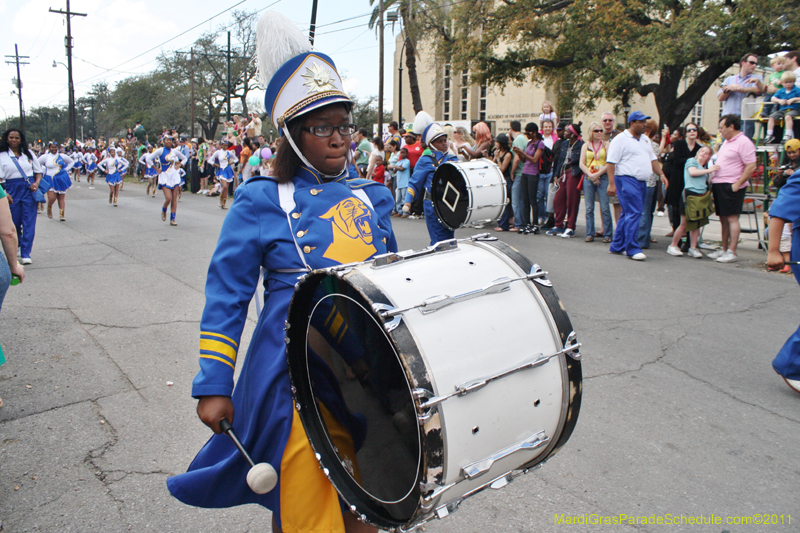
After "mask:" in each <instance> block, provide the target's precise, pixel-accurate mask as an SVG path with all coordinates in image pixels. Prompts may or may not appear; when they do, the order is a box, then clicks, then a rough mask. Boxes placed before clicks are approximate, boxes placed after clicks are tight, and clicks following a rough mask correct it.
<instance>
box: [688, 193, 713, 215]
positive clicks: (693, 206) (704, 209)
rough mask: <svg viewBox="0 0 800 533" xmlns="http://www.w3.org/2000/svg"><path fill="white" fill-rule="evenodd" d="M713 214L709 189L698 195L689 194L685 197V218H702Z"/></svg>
mask: <svg viewBox="0 0 800 533" xmlns="http://www.w3.org/2000/svg"><path fill="white" fill-rule="evenodd" d="M713 214H714V202H713V200H712V198H711V191H706V192H705V194H701V195H699V196H689V197H687V198H686V219H687V220H692V221H694V220H703V219H706V218H708V217H709V216H711V215H713Z"/></svg>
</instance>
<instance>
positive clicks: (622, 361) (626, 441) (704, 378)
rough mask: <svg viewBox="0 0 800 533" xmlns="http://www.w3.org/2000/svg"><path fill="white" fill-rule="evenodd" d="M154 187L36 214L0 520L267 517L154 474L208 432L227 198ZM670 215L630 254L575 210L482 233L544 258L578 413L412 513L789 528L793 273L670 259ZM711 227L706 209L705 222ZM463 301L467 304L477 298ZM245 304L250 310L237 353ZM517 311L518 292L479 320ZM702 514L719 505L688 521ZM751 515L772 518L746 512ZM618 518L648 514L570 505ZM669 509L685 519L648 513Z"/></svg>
mask: <svg viewBox="0 0 800 533" xmlns="http://www.w3.org/2000/svg"><path fill="white" fill-rule="evenodd" d="M77 185H80V188H78V187H77ZM160 205H161V197H157V198H150V197H146V196H145V194H144V187H143V186H141V185H139V184H137V183H128V184H126V185H125V190H124V191H123V192H122V195H121V197H120V205H119V207H116V208H115V207H112V206H110V205H109V204H108V196H107V188H106V186H105V184H104V183H102V181H100V180H98V183H97V188H96V189H95V190H89V189H88V188H87V186H86V183H85V182H83V181H82V182H81V183H79V184H76V187H73V188H72V189H71V190H70V191H69V193H68V195H67V212H66V216H67V221H66V222H59V221H58V220H57V219H54V220H49V219H47V218H46V217H45V216H44V215H40V216H39V219H38V224H37V228H36V229H37V235H36V241H35V245H34V250H33V255H32V257H33V260H34V264H33V265H31V266H30V267H28V268H27V269H26V278H25V282H24V283H23V284H21V285H18V286H16V287H11V288H10V289H9V292H8V295H7V297H6V300H5V304H4V306H3V310H2V314H0V342H2V347H3V349H4V351H5V354H6V358H7V359H8V362H7V363H6V364H5V365H3V366H2V367H0V397H2V398H3V400H4V402H5V406H4V407H3V408H2V409H0V520H2V523H3V526H4V527H5V531H11V532H27V531H44V532H66V531H70V532H103V533H116V532H123V531H159V532H201V531H209V532H220V531H225V532H236V533H238V532H253V533H255V532H261V531H268V530H269V522H270V515H269V512H268V511H267V510H265V509H262V508H259V507H256V506H246V507H239V508H234V509H225V510H204V509H196V508H192V507H188V506H185V505H183V504H181V503H179V502H178V501H176V500H174V499H173V498H172V497H171V496H170V495H169V493H168V492H167V490H166V485H165V481H166V478H167V477H168V476H169V475H173V474H177V473H180V472H183V471H184V470H185V469H186V467H187V466H188V464H189V462H190V461H191V459H192V457H193V456H194V454H195V453H196V452H197V451H198V450H199V449H200V447H201V446H202V445H203V443H204V442H205V441H206V439H207V438H208V437H209V435H210V431H209V430H208V429H207V428H206V427H205V426H203V425H202V424H201V423H200V421H199V420H198V419H197V417H196V415H195V411H194V409H195V401H194V400H193V399H192V398H191V397H190V390H191V381H192V378H193V376H194V374H195V373H196V371H197V342H198V340H197V338H198V331H199V320H200V315H201V312H202V308H203V302H204V296H203V288H204V284H205V275H206V269H207V265H208V262H209V259H210V256H211V254H212V252H213V249H214V245H215V243H216V239H217V236H218V234H219V228H220V225H221V223H222V220H223V218H224V216H225V211H222V210H220V209H219V208H218V207H217V201H216V199H211V198H206V197H199V196H196V195H192V194H188V193H185V194H184V195H183V199H182V201H181V203H180V204H179V209H178V218H177V220H178V223H179V226H177V227H170V226H169V225H168V223H166V222H162V221H161V219H160V216H159V214H160ZM393 221H394V226H395V231H396V233H397V236H398V242H399V244H400V248H401V249H410V248H416V249H418V248H422V247H424V246H426V245H427V244H428V242H427V240H428V239H427V233H426V230H425V223H424V221H422V220H405V219H404V220H399V219H393ZM598 223H599V213H598ZM667 225H668V222H667V219H666V218H657V219H656V221H655V227H654V232H653V234H654V236H656V237H657V239H658V241H659V242H658V243H657V244H654V245H653V249H652V250H650V251H649V252H648V259H647V261H645V262H642V263H639V262H635V261H631V260H629V259H627V258H625V257H621V256H617V255H611V254H609V253H608V246H607V245H603V244H602V243H600V242H594V243H584V242H583V215H582V214H581V218H580V219H579V226H578V236H576V237H575V238H573V239H569V240H568V239H561V238H554V237H547V236H544V235H538V236H520V235H516V234H510V233H503V234H496V235H497V236H499V237H500V238H501V239H502V240H503V241H505V242H506V243H508V244H510V245H512V246H513V247H515V248H517V249H518V250H519V251H520V252H522V253H523V254H524V255H526V256H527V257H529V258H530V259H531V260H533V261H534V262H536V263H538V264H540V265H541V266H542V268H544V269H545V270H547V271H548V272H549V279H550V280H551V281H552V282H553V285H554V287H555V289H556V290H557V291H558V294H559V296H560V298H561V300H562V301H563V303H564V305H565V307H566V309H567V312H568V313H569V316H570V318H571V320H572V323H573V326H574V329H575V331H576V332H577V335H578V340H579V341H580V342H581V343H583V348H582V350H581V352H582V355H583V373H584V381H583V402H582V406H581V412H580V417H579V420H578V423H577V427H576V429H575V432H574V434H573V435H572V438H571V439H570V440H569V442H568V443H567V445H566V446H565V447H564V448H563V449H562V450H561V451H560V452H559V453H558V454H556V455H555V456H554V457H553V458H551V460H550V461H549V462H548V463H547V464H545V465H544V466H542V468H540V469H538V470H536V471H534V472H531V473H529V474H528V475H526V476H522V477H520V478H519V479H517V480H516V481H514V482H513V483H512V484H510V485H509V486H508V487H506V488H505V489H503V490H500V491H493V490H490V491H486V492H484V493H481V494H479V495H477V496H474V497H472V498H470V499H468V500H466V501H465V502H464V503H463V504H462V506H461V508H460V509H459V510H458V511H457V512H455V513H454V514H452V515H451V516H450V517H448V518H446V519H444V520H441V521H435V522H432V523H429V524H427V525H425V526H424V529H425V530H426V531H429V532H436V533H456V532H457V533H470V532H486V531H492V532H529V531H530V532H534V531H535V532H556V531H564V532H567V531H569V532H576V533H577V532H596V531H608V532H616V531H622V532H627V531H631V532H634V531H635V532H650V531H653V532H661V531H670V532H672V531H697V532H704V533H705V532H723V531H729V532H731V533H733V532H747V531H798V530H799V529H800V526H799V525H798V524H800V509H799V508H798V502H800V498H798V487H799V484H798V480H799V479H800V454H798V453H797V449H798V443H800V439H799V438H798V435H800V431H799V430H800V394H797V393H795V392H793V391H791V390H790V389H789V388H788V387H787V386H786V385H785V384H784V383H783V382H782V380H780V379H779V377H778V376H777V374H775V372H774V371H773V370H772V368H771V365H770V362H771V360H772V358H773V357H774V355H775V353H776V352H777V351H778V349H779V348H780V347H781V345H782V344H783V342H784V341H785V339H786V338H787V337H788V336H789V334H790V333H791V332H793V331H794V330H795V329H796V328H797V325H798V322H799V321H800V289H798V287H797V284H796V283H795V281H794V279H793V278H792V277H791V276H787V275H785V274H778V273H768V272H766V271H765V270H764V261H765V254H764V252H763V251H759V250H758V249H757V247H756V244H755V243H754V242H752V241H747V242H746V243H744V244H743V245H742V247H741V248H740V256H741V260H740V261H739V262H738V263H735V264H718V263H715V262H713V261H711V260H709V259H707V258H704V259H702V260H696V259H690V258H687V257H680V258H674V257H671V256H668V255H667V254H666V253H665V250H666V246H667V240H668V239H666V238H665V237H663V235H664V234H665V233H666V231H668V229H667ZM487 230H489V231H491V227H489V228H487V229H485V230H483V231H487ZM473 233H477V231H466V230H462V231H459V232H457V235H458V236H467V235H469V234H473ZM492 233H493V234H494V232H492ZM715 235H718V230H717V227H716V224H715V223H712V226H711V227H709V228H708V230H707V232H706V239H707V240H710V239H713V238H714V236H715ZM745 237H747V238H750V237H751V236H748V235H745ZM469 305H474V306H475V309H476V312H480V310H481V305H480V299H478V300H474V301H473V302H472V303H470V304H469ZM255 318H256V316H255V310H254V306H251V310H250V320H248V323H247V326H246V329H245V332H244V336H243V339H242V341H243V342H242V344H243V345H242V347H241V350H240V352H241V353H245V351H246V344H247V342H246V341H247V339H249V335H250V333H251V332H252V329H253V326H254V324H255ZM524 319H525V317H520V316H518V315H517V314H516V312H515V310H514V309H508V310H507V314H506V315H505V316H487V317H486V320H521V321H522V322H521V327H524ZM454 333H457V332H454ZM502 341H503V339H498V342H502ZM508 349H509V350H518V349H520V347H517V346H509V347H508ZM489 391H490V389H488V388H487V389H486V392H489ZM562 514H563V515H564V517H565V520H566V521H567V523H564V521H562V522H561V523H558V520H559V517H560V516H561V515H562ZM712 514H713V516H714V517H720V518H721V521H722V523H714V524H712V525H690V524H688V523H687V522H688V521H689V518H690V517H692V518H694V517H699V516H700V515H702V516H703V517H704V518H705V519H708V518H709V517H711V516H712ZM759 514H767V515H776V516H775V517H774V519H775V520H777V522H778V524H777V525H770V526H765V525H752V521H753V520H755V521H756V522H757V521H761V520H763V519H762V518H759V517H756V518H753V516H754V515H759ZM620 515H625V516H628V517H631V516H634V517H646V520H647V522H653V523H652V524H650V523H646V524H642V521H641V518H640V519H639V523H638V524H636V525H631V524H629V523H628V522H626V521H625V522H624V523H623V524H617V525H603V524H592V523H587V524H581V523H580V522H581V521H583V520H585V521H588V522H594V521H596V520H603V518H604V517H616V518H617V519H619V518H620ZM670 515H671V516H673V517H675V518H672V520H673V522H676V521H678V520H683V523H682V524H674V523H673V524H672V525H665V524H658V523H656V522H657V521H658V518H659V517H661V519H662V521H663V520H664V519H666V520H670V518H669V516H670ZM682 515H683V518H680V517H681V516H682ZM790 515H791V516H790ZM570 517H572V519H573V524H572V525H568V523H569V519H570ZM581 517H584V518H581ZM728 517H731V519H732V520H735V521H740V522H741V521H743V519H742V518H741V517H745V519H744V520H749V521H751V523H750V525H747V522H745V525H738V524H735V523H734V524H726V521H727V519H728ZM747 517H750V518H747ZM768 518H769V520H770V521H771V520H773V517H772V516H770V517H768ZM791 520H794V524H790V521H791ZM781 522H783V523H782V524H781Z"/></svg>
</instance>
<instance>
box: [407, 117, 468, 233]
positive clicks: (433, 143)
mask: <svg viewBox="0 0 800 533" xmlns="http://www.w3.org/2000/svg"><path fill="white" fill-rule="evenodd" d="M420 113H424V111H420ZM415 126H416V121H415ZM422 142H423V143H425V144H426V145H427V146H428V150H429V151H430V154H426V155H423V156H421V157H420V158H419V160H418V161H417V165H416V167H414V173H413V174H412V175H411V179H410V180H409V182H408V191H407V192H406V203H405V205H404V206H403V212H404V213H407V212H408V211H410V210H411V203H412V202H413V201H414V198H419V197H420V196H421V195H423V194H424V197H425V203H424V206H423V207H424V209H425V225H427V226H428V235H429V236H430V238H431V244H436V243H437V242H439V241H446V240H448V239H452V238H453V237H455V232H454V231H453V230H450V229H447V228H446V227H444V226H443V225H442V224H441V223H440V222H439V219H438V218H436V213H435V212H434V210H433V203H432V202H431V200H430V197H431V181H432V180H433V174H434V173H435V172H436V169H437V168H438V167H439V165H441V164H442V163H447V162H448V161H458V158H457V157H456V156H454V155H452V154H451V153H449V152H448V151H447V144H448V143H447V134H446V133H445V131H444V128H442V127H441V126H440V125H439V124H438V123H436V122H431V123H430V124H429V125H428V126H427V127H426V128H425V129H424V130H423V132H422Z"/></svg>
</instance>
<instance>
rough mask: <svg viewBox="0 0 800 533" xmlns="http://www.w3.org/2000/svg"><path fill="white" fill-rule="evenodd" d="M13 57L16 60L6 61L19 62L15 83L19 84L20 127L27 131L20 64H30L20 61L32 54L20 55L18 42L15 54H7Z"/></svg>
mask: <svg viewBox="0 0 800 533" xmlns="http://www.w3.org/2000/svg"><path fill="white" fill-rule="evenodd" d="M6 57H7V58H8V57H13V58H14V61H8V60H7V61H6V63H7V64H9V65H10V64H12V63H16V64H17V79H16V81H15V85H16V86H17V96H19V129H21V130H22V131H23V132H24V131H25V111H24V110H23V109H22V78H21V77H20V74H19V66H20V65H30V63H29V62H28V61H20V59H30V56H21V55H19V46H17V45H16V44H15V45H14V55H13V56H6Z"/></svg>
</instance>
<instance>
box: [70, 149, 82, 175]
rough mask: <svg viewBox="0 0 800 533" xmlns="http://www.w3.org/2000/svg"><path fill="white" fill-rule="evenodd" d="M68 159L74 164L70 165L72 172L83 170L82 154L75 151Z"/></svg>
mask: <svg viewBox="0 0 800 533" xmlns="http://www.w3.org/2000/svg"><path fill="white" fill-rule="evenodd" d="M70 157H71V158H72V160H73V161H74V162H75V164H74V165H72V170H76V169H77V170H81V169H82V168H83V154H82V153H80V152H79V151H77V150H76V151H75V152H72V154H71V155H70Z"/></svg>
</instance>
